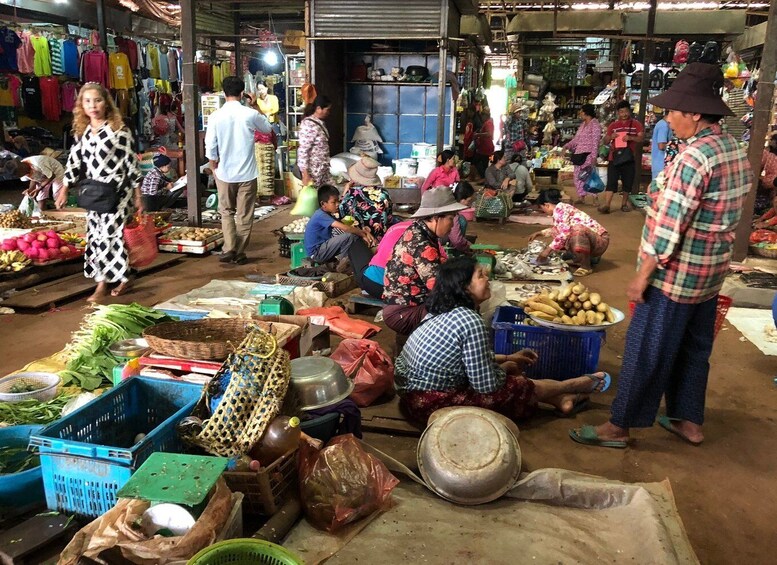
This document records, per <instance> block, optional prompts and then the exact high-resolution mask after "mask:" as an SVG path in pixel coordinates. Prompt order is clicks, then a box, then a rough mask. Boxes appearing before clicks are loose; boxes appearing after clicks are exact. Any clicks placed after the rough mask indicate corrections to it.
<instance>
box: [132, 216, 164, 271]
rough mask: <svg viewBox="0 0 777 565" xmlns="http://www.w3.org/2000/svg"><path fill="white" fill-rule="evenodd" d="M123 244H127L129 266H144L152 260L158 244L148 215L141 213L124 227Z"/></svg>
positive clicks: (157, 249) (156, 252)
mask: <svg viewBox="0 0 777 565" xmlns="http://www.w3.org/2000/svg"><path fill="white" fill-rule="evenodd" d="M124 244H125V245H126V246H127V253H128V254H129V263H130V266H132V267H145V266H146V265H150V264H151V263H153V262H154V259H156V256H157V254H158V253H159V246H158V244H157V240H156V230H155V229H154V222H153V220H152V219H151V217H150V216H149V215H147V214H143V215H142V216H141V217H140V218H136V219H135V220H134V221H133V222H132V223H130V224H127V225H126V226H125V227H124Z"/></svg>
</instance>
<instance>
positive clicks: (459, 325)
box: [394, 306, 505, 394]
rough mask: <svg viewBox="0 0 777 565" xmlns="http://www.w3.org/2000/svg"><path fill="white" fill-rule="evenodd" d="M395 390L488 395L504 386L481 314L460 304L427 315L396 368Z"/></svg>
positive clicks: (406, 345) (400, 357)
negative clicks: (445, 310)
mask: <svg viewBox="0 0 777 565" xmlns="http://www.w3.org/2000/svg"><path fill="white" fill-rule="evenodd" d="M394 380H395V383H396V387H397V390H398V391H399V392H409V391H414V390H415V391H429V390H440V391H446V390H454V389H467V388H471V389H473V390H474V391H475V392H479V393H482V394H488V393H491V392H495V391H497V390H498V389H500V388H501V387H502V386H504V383H505V372H504V370H502V368H501V367H500V366H499V365H498V364H497V363H496V361H495V360H494V351H493V349H492V348H491V344H490V342H489V340H488V330H487V329H486V324H485V323H484V322H483V319H482V318H481V317H480V314H478V313H477V312H475V311H474V310H472V309H470V308H466V307H464V306H460V307H458V308H455V309H453V310H451V311H450V312H446V313H445V314H438V315H436V316H432V315H431V314H430V315H429V316H427V318H426V319H425V321H424V322H423V323H422V324H421V325H420V326H418V328H416V330H415V331H414V332H413V333H412V334H411V335H410V337H409V338H408V340H407V343H405V346H404V348H403V349H402V353H401V354H400V356H399V357H398V358H397V362H396V366H395V367H394Z"/></svg>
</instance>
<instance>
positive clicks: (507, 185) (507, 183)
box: [475, 150, 515, 221]
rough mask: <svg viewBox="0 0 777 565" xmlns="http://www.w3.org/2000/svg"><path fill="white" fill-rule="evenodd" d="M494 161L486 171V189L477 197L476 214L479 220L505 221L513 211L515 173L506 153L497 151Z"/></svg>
mask: <svg viewBox="0 0 777 565" xmlns="http://www.w3.org/2000/svg"><path fill="white" fill-rule="evenodd" d="M493 161H494V162H493V164H492V165H491V166H489V167H488V169H486V181H485V184H484V188H483V190H482V191H480V192H479V193H478V195H477V196H476V197H475V214H476V216H477V217H478V218H495V219H498V220H500V221H504V220H505V218H507V217H508V216H509V215H510V212H511V211H512V209H513V195H514V194H515V173H514V172H513V169H512V168H511V167H510V166H509V165H508V158H507V156H506V155H505V153H504V151H501V150H500V151H495V152H494V155H493Z"/></svg>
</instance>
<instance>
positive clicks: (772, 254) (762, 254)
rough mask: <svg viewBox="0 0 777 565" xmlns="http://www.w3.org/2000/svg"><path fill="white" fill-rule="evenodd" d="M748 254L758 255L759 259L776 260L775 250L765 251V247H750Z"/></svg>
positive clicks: (776, 251)
mask: <svg viewBox="0 0 777 565" xmlns="http://www.w3.org/2000/svg"><path fill="white" fill-rule="evenodd" d="M750 252H751V253H752V254H753V255H758V256H759V257H768V258H769V259H777V249H766V248H765V247H758V246H757V245H751V246H750Z"/></svg>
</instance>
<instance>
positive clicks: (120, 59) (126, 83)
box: [108, 52, 134, 90]
mask: <svg viewBox="0 0 777 565" xmlns="http://www.w3.org/2000/svg"><path fill="white" fill-rule="evenodd" d="M108 67H109V69H110V73H109V77H110V85H111V88H114V89H117V90H129V89H130V88H132V87H133V84H134V81H133V79H132V69H131V68H130V63H129V58H128V57H127V55H126V53H121V52H119V53H111V55H110V57H108Z"/></svg>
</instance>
